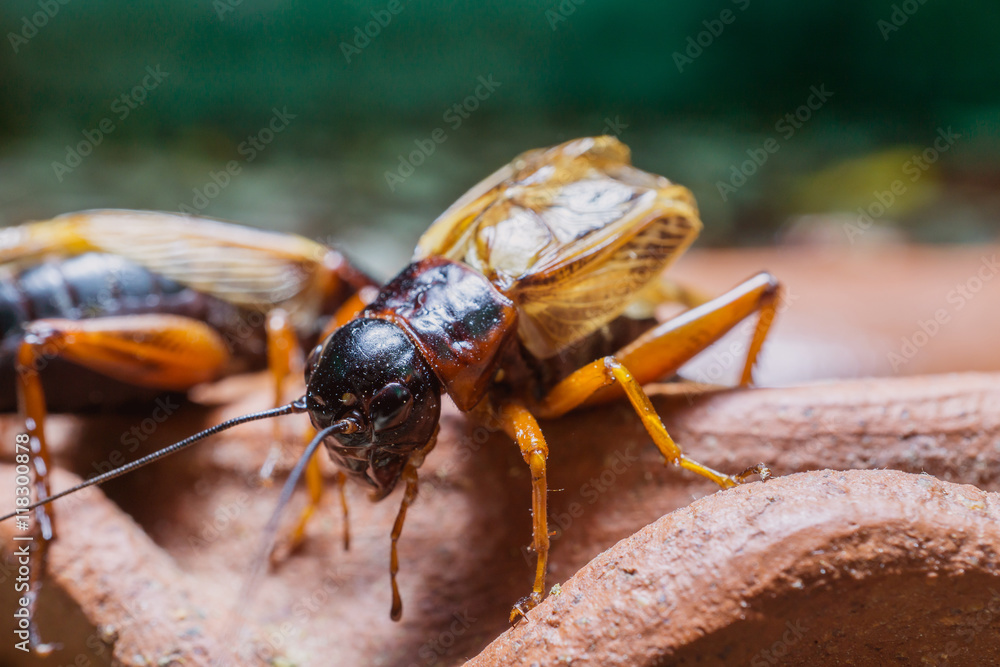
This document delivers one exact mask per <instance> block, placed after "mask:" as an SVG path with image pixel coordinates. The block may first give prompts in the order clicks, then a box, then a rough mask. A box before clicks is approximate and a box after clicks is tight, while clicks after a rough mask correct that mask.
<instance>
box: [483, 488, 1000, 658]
mask: <svg viewBox="0 0 1000 667" xmlns="http://www.w3.org/2000/svg"><path fill="white" fill-rule="evenodd" d="M997 545H1000V494H997V493H986V492H984V491H981V490H979V489H977V488H975V487H972V486H968V485H957V484H950V483H947V482H941V481H940V480H937V479H935V478H933V477H930V476H927V475H912V474H906V473H901V472H897V471H891V470H878V471H872V470H865V471H858V470H855V471H845V472H841V471H830V470H824V471H819V472H810V473H802V474H796V475H789V476H787V477H782V478H780V479H776V480H774V481H772V482H770V483H768V484H761V483H757V484H752V485H748V486H744V487H741V488H738V489H735V490H733V491H731V492H729V493H725V494H721V493H720V494H715V495H712V496H709V497H707V498H702V499H701V500H698V501H696V502H694V503H692V504H691V505H689V506H688V507H685V508H683V509H680V510H678V511H676V512H673V513H672V514H669V515H667V516H665V517H663V518H662V519H660V520H658V521H656V522H655V523H653V524H652V525H650V526H647V527H646V528H644V529H642V530H641V531H639V532H638V533H636V534H635V535H632V536H631V537H628V538H626V539H624V540H622V541H621V542H619V543H618V544H616V545H615V546H614V547H612V548H611V549H609V550H608V551H606V552H604V553H602V554H601V555H600V556H598V557H597V558H595V559H594V560H592V561H591V562H590V563H588V564H587V565H586V566H585V567H584V568H583V569H582V570H581V571H580V572H579V573H577V574H576V575H574V576H573V578H571V579H570V580H569V581H568V582H566V583H565V584H564V585H563V586H562V587H561V591H560V593H559V595H551V596H549V598H548V599H547V600H546V601H545V602H544V603H542V605H540V606H539V607H538V608H537V609H535V611H534V612H533V613H532V619H531V623H525V624H523V625H521V626H518V627H517V628H515V629H514V630H512V631H510V632H507V633H506V634H504V635H503V636H502V637H501V638H500V639H498V640H497V641H495V642H493V643H492V644H491V645H490V646H489V647H488V648H487V649H486V650H485V651H483V653H482V654H480V655H479V657H478V658H476V659H475V660H473V661H471V662H470V663H469V664H470V665H472V666H485V665H526V666H527V665H541V664H552V665H556V664H559V665H562V664H573V665H606V666H609V667H610V666H612V665H627V666H629V667H642V666H645V665H649V666H652V665H662V664H674V665H692V664H700V665H709V664H711V665H727V664H728V665H737V664H747V663H749V664H751V665H754V666H755V667H756V666H757V665H769V664H776V663H778V662H781V663H782V664H796V665H816V664H840V665H869V664H907V665H919V664H964V665H987V664H998V663H1000V552H998V551H997V548H996V547H997Z"/></svg>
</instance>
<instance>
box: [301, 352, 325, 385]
mask: <svg viewBox="0 0 1000 667" xmlns="http://www.w3.org/2000/svg"><path fill="white" fill-rule="evenodd" d="M322 353H323V345H322V344H320V345H317V346H316V347H314V348H313V349H312V351H311V352H309V356H308V357H306V372H305V375H306V384H309V379H310V378H312V374H313V369H314V368H315V367H316V363H317V362H319V356H320V355H321V354H322Z"/></svg>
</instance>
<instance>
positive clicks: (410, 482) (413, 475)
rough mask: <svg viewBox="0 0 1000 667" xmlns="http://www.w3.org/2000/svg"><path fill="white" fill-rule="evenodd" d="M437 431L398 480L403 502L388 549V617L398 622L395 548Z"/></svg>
mask: <svg viewBox="0 0 1000 667" xmlns="http://www.w3.org/2000/svg"><path fill="white" fill-rule="evenodd" d="M437 434H438V432H437V430H436V429H435V431H434V435H432V436H431V440H430V442H428V443H427V444H426V445H425V446H424V448H423V449H420V450H418V451H416V452H414V453H413V454H412V455H411V456H410V459H409V460H408V461H407V462H406V465H405V466H404V467H403V473H402V475H401V476H400V478H401V479H402V480H403V482H404V483H405V485H406V486H405V487H404V489H403V500H402V502H400V504H399V513H398V514H397V515H396V522H395V523H394V524H393V525H392V534H391V535H390V542H391V544H390V547H389V582H390V583H391V584H392V609H391V610H390V611H389V617H390V618H391V619H392V620H394V621H398V620H399V619H400V618H402V617H403V598H402V597H400V595H399V586H398V585H397V584H396V574H397V573H398V572H399V552H398V550H397V548H396V544H397V542H399V536H400V535H402V533H403V522H404V521H406V510H408V509H409V508H410V505H412V504H413V501H415V500H416V499H417V482H418V478H417V468H419V467H420V466H421V464H422V463H423V462H424V457H425V456H427V454H429V453H430V451H431V450H432V449H434V445H436V444H437Z"/></svg>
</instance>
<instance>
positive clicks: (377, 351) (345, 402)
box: [305, 318, 441, 500]
mask: <svg viewBox="0 0 1000 667" xmlns="http://www.w3.org/2000/svg"><path fill="white" fill-rule="evenodd" d="M305 400H306V407H307V409H308V411H309V416H310V419H311V420H312V423H313V426H315V427H316V429H317V430H322V429H324V428H328V427H330V426H331V425H333V424H335V423H337V422H344V421H346V423H347V424H348V428H346V429H343V430H342V431H341V432H339V433H333V434H331V435H328V436H327V437H326V438H325V440H324V444H325V445H326V449H327V452H329V454H330V458H332V459H333V461H334V462H335V463H337V464H338V465H339V466H340V467H341V468H343V470H344V471H345V472H347V473H348V474H349V475H350V476H352V477H354V478H355V479H358V480H360V481H363V482H366V483H367V484H369V485H370V486H372V487H374V492H373V498H374V499H375V500H378V499H381V498H384V497H385V496H386V495H388V494H389V492H390V491H392V489H393V487H395V485H396V482H398V481H399V478H400V475H401V474H402V472H403V467H404V466H405V465H406V462H407V461H408V460H409V458H410V456H411V455H412V454H413V453H414V452H416V451H418V450H420V449H423V448H424V447H425V446H426V445H427V444H428V443H429V442H430V440H431V438H433V437H434V434H435V431H436V430H437V424H438V418H439V417H440V414H441V384H440V382H439V381H438V379H437V377H436V376H435V375H434V371H433V370H431V368H430V366H429V365H428V363H427V361H426V360H425V359H424V356H423V355H422V354H421V352H420V350H418V349H417V347H416V345H414V343H413V341H412V340H411V339H410V337H409V336H407V335H406V333H405V332H403V330H402V329H400V328H399V327H397V326H396V325H395V324H392V323H391V322H388V321H386V320H380V319H370V318H358V319H355V320H352V321H350V322H349V323H347V324H346V325H344V326H342V327H340V328H339V329H337V330H336V331H335V332H334V333H332V334H331V335H330V336H328V337H327V338H326V340H324V341H323V342H321V343H320V344H319V345H317V346H316V348H315V349H314V350H313V351H312V353H311V354H310V355H309V360H308V361H307V362H306V395H305Z"/></svg>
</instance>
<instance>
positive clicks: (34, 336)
mask: <svg viewBox="0 0 1000 667" xmlns="http://www.w3.org/2000/svg"><path fill="white" fill-rule="evenodd" d="M54 358H63V359H67V360H70V361H72V362H74V363H76V364H79V365H81V366H84V367H86V368H89V369H91V370H94V371H98V372H100V373H103V374H105V375H108V376H109V377H112V378H115V379H118V380H121V381H122V382H126V383H129V384H133V385H139V386H146V387H152V388H159V389H164V390H184V389H188V388H190V387H192V386H194V385H195V384H198V383H199V382H203V381H206V380H210V379H212V378H214V377H215V376H216V375H217V374H218V373H219V372H221V370H222V369H223V368H224V366H225V364H226V363H227V362H228V359H229V356H228V353H227V352H226V349H225V345H224V344H223V342H222V339H221V338H220V337H219V335H218V334H217V333H216V332H215V330H214V329H212V328H211V327H209V326H208V325H206V324H203V323H201V322H198V321H196V320H191V319H188V318H183V317H176V316H162V315H137V316H130V317H107V318H95V319H91V320H60V319H52V320H36V321H34V322H31V323H29V324H28V325H27V326H26V327H25V334H24V338H23V340H22V342H21V345H20V347H19V348H18V354H17V360H16V364H15V366H16V370H17V391H18V399H19V402H20V406H21V411H22V413H23V415H24V417H25V426H26V430H27V433H28V436H29V442H30V444H31V460H32V467H33V470H34V476H35V481H34V486H35V499H36V500H42V499H44V498H47V497H49V495H51V490H50V488H49V473H50V471H51V461H50V458H49V452H48V446H47V445H46V441H45V418H46V415H47V409H46V405H45V392H44V389H43V385H42V380H41V376H40V374H39V371H40V368H39V367H40V365H41V364H40V362H41V361H42V360H43V359H54ZM35 519H36V522H37V530H38V534H39V539H38V541H37V542H36V543H35V544H36V546H35V549H34V553H35V555H36V562H37V567H35V568H33V569H32V571H31V581H30V582H29V588H30V590H31V596H30V600H31V604H30V608H29V613H30V615H31V618H32V619H34V605H35V603H36V601H37V599H38V593H39V591H40V589H41V580H42V576H43V574H44V572H45V567H46V560H47V552H48V546H49V543H50V541H51V540H52V539H54V537H55V530H54V522H53V512H52V509H51V508H46V506H41V507H38V508H36V509H35ZM29 631H30V633H31V643H32V646H33V647H34V648H35V650H36V652H38V653H40V654H45V653H47V652H50V651H51V650H52V649H53V648H54V647H53V646H51V645H46V644H42V643H41V641H40V639H39V636H38V632H37V628H35V626H34V621H33V620H32V621H31V622H30V627H29Z"/></svg>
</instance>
